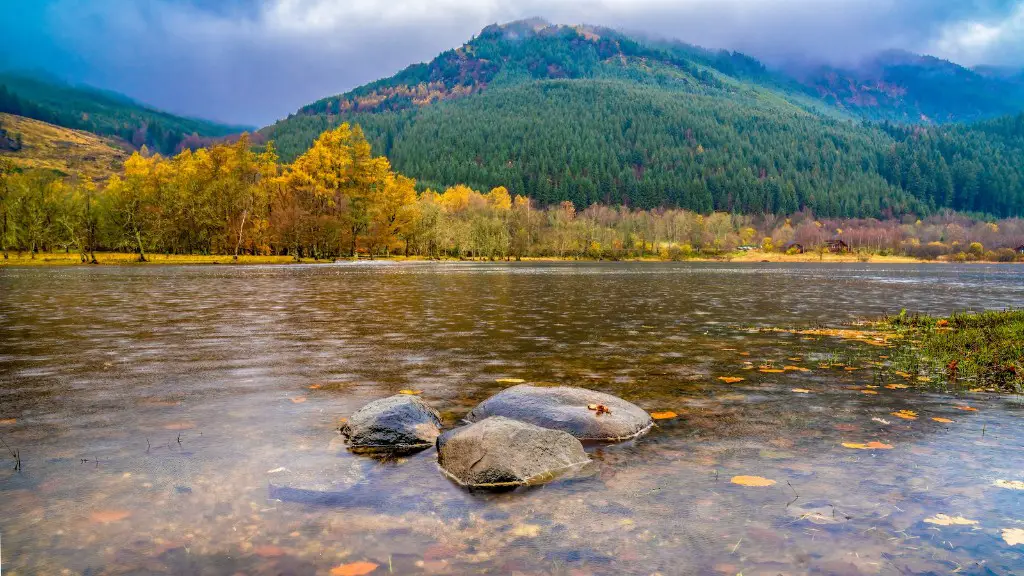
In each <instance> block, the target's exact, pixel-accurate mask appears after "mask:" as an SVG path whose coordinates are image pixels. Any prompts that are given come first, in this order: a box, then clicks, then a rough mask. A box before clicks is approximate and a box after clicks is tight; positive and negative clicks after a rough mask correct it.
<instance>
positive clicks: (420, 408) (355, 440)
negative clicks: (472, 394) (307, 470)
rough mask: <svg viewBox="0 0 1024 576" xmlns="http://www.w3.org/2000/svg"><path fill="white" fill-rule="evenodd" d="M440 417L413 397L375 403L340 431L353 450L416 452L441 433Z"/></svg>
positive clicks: (363, 408)
mask: <svg viewBox="0 0 1024 576" xmlns="http://www.w3.org/2000/svg"><path fill="white" fill-rule="evenodd" d="M440 428H441V415H440V414H438V413H437V410H434V409H433V408H431V407H430V406H428V405H427V403H426V402H424V401H423V400H420V399H419V398H417V397H416V396H410V395H407V394H398V395H395V396H390V397H388V398H382V399H380V400H374V401H373V402H370V403H369V404H367V405H366V406H363V407H362V408H360V409H359V410H358V411H357V412H356V413H355V414H353V415H352V416H350V417H349V419H348V422H346V423H345V425H344V426H343V427H342V428H341V433H342V434H343V435H344V436H345V438H346V439H347V440H348V444H349V446H350V447H351V448H352V449H353V450H356V451H367V452H373V451H382V452H386V451H415V450H422V449H424V448H429V447H430V446H432V445H433V444H434V441H435V440H437V437H438V435H439V434H440V433H441V429H440Z"/></svg>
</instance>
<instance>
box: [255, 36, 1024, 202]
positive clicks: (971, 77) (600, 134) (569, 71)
mask: <svg viewBox="0 0 1024 576" xmlns="http://www.w3.org/2000/svg"><path fill="white" fill-rule="evenodd" d="M876 66H878V67H881V68H884V69H885V70H888V71H889V72H886V74H890V75H891V76H885V77H886V78H890V79H893V78H898V79H899V81H900V82H903V83H904V84H902V85H903V86H904V87H905V91H906V92H905V95H904V97H903V98H902V99H899V98H895V97H893V98H892V99H890V100H880V101H879V102H880V103H881V104H880V105H879V106H873V107H872V106H866V105H857V106H854V105H849V104H846V105H844V104H842V102H841V101H840V100H841V98H838V97H837V98H830V97H829V96H828V95H826V96H825V97H824V98H822V97H821V96H820V90H818V89H817V88H814V86H816V84H815V82H816V81H815V80H813V79H814V78H816V77H817V76H816V75H820V74H819V73H818V72H813V73H809V74H808V75H805V76H796V75H790V74H788V73H785V72H783V71H779V70H772V69H769V68H767V67H765V66H764V65H762V64H761V63H760V62H758V61H757V60H755V59H753V58H750V57H748V56H745V55H743V54H739V53H734V52H721V51H720V52H715V51H709V50H704V49H702V48H699V47H694V46H690V45H686V44H682V43H677V42H668V41H651V40H645V39H638V38H634V37H629V36H627V35H624V34H622V33H619V32H616V31H613V30H609V29H606V28H599V27H591V26H561V25H552V24H548V23H546V22H543V21H539V20H527V21H519V22H513V23H510V24H506V25H492V26H488V27H487V28H485V29H484V30H483V31H482V32H481V33H480V34H479V35H478V36H477V37H475V38H473V39H472V40H470V41H469V42H468V43H466V44H465V45H463V46H461V47H459V48H457V49H455V50H449V51H447V52H444V53H442V54H441V55H439V56H438V57H437V58H435V59H433V60H431V61H430V62H427V63H423V64H416V65H413V66H410V67H409V68H406V69H405V70H403V71H401V72H399V73H398V74H396V75H395V76H392V77H390V78H386V79H382V80H379V81H377V82H373V83H371V84H367V85H365V86H362V87H360V88H357V89H355V90H353V91H351V92H348V93H346V94H341V95H337V96H332V97H329V98H324V99H322V100H319V101H317V102H314V103H312V104H310V105H308V106H305V107H303V108H302V109H300V110H299V111H298V112H297V113H296V114H293V115H291V116H289V117H288V118H287V119H285V120H282V121H280V122H278V123H276V124H274V125H273V126H269V127H267V128H265V129H263V130H261V131H260V133H259V137H260V138H262V139H264V140H266V139H272V140H274V141H275V142H276V144H277V147H278V150H279V151H280V153H281V156H282V158H283V159H285V160H289V159H291V158H294V157H295V156H297V155H298V154H300V153H301V152H303V151H304V150H306V149H307V148H308V147H309V146H310V144H311V143H312V142H313V140H314V138H315V137H316V136H317V135H319V134H320V133H321V132H323V131H324V130H326V129H329V128H332V127H334V126H336V125H338V124H340V123H341V122H343V121H348V122H354V123H357V124H359V125H360V126H361V127H362V128H363V130H364V131H365V132H366V135H367V137H368V138H369V139H370V141H371V143H372V144H373V146H374V148H375V151H376V152H377V153H383V154H385V155H387V156H388V157H389V158H390V159H391V161H392V163H393V165H394V166H395V168H396V169H397V170H399V171H401V172H403V173H406V174H408V175H410V176H413V177H415V178H417V179H418V180H419V183H420V185H421V187H423V186H429V187H433V188H444V187H447V186H450V185H453V184H456V183H466V184H469V185H471V186H474V187H477V188H481V189H489V188H490V187H494V186H499V185H503V186H506V187H508V188H509V190H510V191H511V192H512V193H514V194H525V195H528V196H531V197H533V198H535V199H536V200H538V201H539V202H541V203H545V204H548V203H555V202H559V201H562V200H570V201H572V202H574V203H575V204H576V205H577V206H586V205H588V204H590V203H593V202H602V203H606V204H626V205H630V206H635V207H642V208H652V207H657V206H680V207H684V208H691V209H694V210H701V211H705V212H706V211H710V210H726V211H733V212H742V213H761V212H773V213H792V212H795V211H797V210H801V209H805V208H807V209H812V210H814V211H815V212H816V213H818V214H821V215H825V216H847V217H853V216H889V217H891V216H897V215H901V214H906V213H917V214H920V213H926V212H929V211H934V210H937V209H939V208H944V207H948V208H955V209H958V210H964V211H977V212H991V213H993V214H1000V215H1015V214H1021V213H1024V190H1022V189H1021V182H1022V179H1021V178H1020V175H1021V174H1020V173H1021V170H1022V169H1024V168H1021V167H1022V166H1024V154H1022V148H1021V146H1020V144H1019V142H1018V141H1017V140H1016V139H1014V138H1013V137H1007V138H1003V139H999V140H995V139H992V138H988V137H985V136H982V135H981V132H979V131H976V130H974V129H971V128H964V129H960V128H956V129H953V128H950V127H946V126H944V125H935V123H934V122H931V123H923V124H922V125H918V126H914V127H912V128H903V127H899V126H894V125H891V124H871V123H867V122H864V121H863V120H864V119H866V118H884V119H894V118H903V117H907V118H909V117H910V116H912V115H913V114H918V111H919V110H920V111H921V113H924V114H926V115H930V116H929V117H935V118H936V119H942V120H946V119H951V118H959V117H960V115H963V114H969V115H975V116H988V115H992V114H997V113H998V112H999V111H1003V110H1010V109H1011V108H1013V104H1012V103H1011V101H1012V98H1011V96H1013V93H1012V92H1011V91H1007V92H1006V93H1005V94H1004V95H1005V96H1007V100H1006V101H1005V102H1004V103H1000V102H999V101H998V100H994V99H992V98H990V97H988V96H986V95H984V94H982V95H979V96H978V98H979V99H980V98H982V97H984V98H986V99H985V100H984V101H981V100H979V102H980V103H976V104H975V105H974V107H973V108H970V109H968V108H969V107H968V104H965V102H967V103H969V102H970V98H969V97H968V96H965V95H969V94H973V93H974V92H973V91H975V90H976V89H977V90H980V88H979V86H982V81H983V80H986V78H985V77H983V76H981V75H980V74H977V73H974V72H971V71H969V70H966V69H961V68H959V67H957V68H950V67H949V66H948V63H942V62H941V61H938V60H934V59H927V58H924V59H920V60H919V61H915V60H912V59H910V58H909V57H906V56H901V55H896V54H889V55H886V56H885V57H884V58H882V57H880V59H879V64H877V65H876ZM893 71H902V72H901V75H897V74H896V73H895V72H893ZM960 77H963V78H966V80H965V81H964V83H963V86H962V87H961V88H960V89H961V92H960V94H961V96H957V97H954V96H953V95H951V94H948V93H946V94H929V96H928V98H927V99H926V98H924V97H919V98H917V99H915V100H913V106H911V105H910V104H908V102H910V100H909V97H907V96H906V94H915V93H917V92H918V91H925V92H928V91H930V90H939V87H945V89H946V90H947V92H948V91H949V90H952V89H953V88H955V87H957V86H960V85H959V84H958V81H957V78H960ZM979 79H980V80H979ZM925 80H928V82H926V81H925ZM929 82H930V83H929ZM833 92H834V91H833ZM897 92H898V91H897ZM876 98H877V97H876ZM865 101H866V99H865ZM942 106H946V108H942ZM883 109H884V110H885V111H886V112H885V113H881V112H880V110H883ZM909 110H913V112H910V111H909ZM1016 110H1019V107H1018V108H1016ZM915 118H917V119H918V120H920V118H919V117H918V116H915ZM1006 126H1008V127H1009V128H1007V129H1008V130H1010V131H1011V132H1012V131H1013V130H1016V129H1017V128H1016V126H1017V124H1016V123H1014V122H1013V121H1012V119H1009V120H1007V121H1006ZM998 187H1007V188H1006V189H1005V190H998V189H997V188H998Z"/></svg>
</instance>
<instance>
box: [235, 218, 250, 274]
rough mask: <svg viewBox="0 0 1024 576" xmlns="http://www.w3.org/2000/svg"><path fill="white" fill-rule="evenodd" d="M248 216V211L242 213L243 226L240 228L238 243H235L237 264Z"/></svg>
mask: <svg viewBox="0 0 1024 576" xmlns="http://www.w3.org/2000/svg"><path fill="white" fill-rule="evenodd" d="M248 215H249V211H248V210H243V211H242V225H241V226H239V227H238V242H236V243H235V262H237V261H238V251H239V250H240V249H241V247H242V231H243V230H245V219H246V217H247V216H248Z"/></svg>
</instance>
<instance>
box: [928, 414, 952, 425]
mask: <svg viewBox="0 0 1024 576" xmlns="http://www.w3.org/2000/svg"><path fill="white" fill-rule="evenodd" d="M932 420H935V421H936V422H941V423H943V424H952V423H953V420H950V419H949V418H940V417H938V416H934V417H932Z"/></svg>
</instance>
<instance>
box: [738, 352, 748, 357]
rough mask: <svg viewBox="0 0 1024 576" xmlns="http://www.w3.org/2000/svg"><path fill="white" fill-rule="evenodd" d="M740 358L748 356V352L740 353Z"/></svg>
mask: <svg viewBox="0 0 1024 576" xmlns="http://www.w3.org/2000/svg"><path fill="white" fill-rule="evenodd" d="M740 356H750V352H740Z"/></svg>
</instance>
